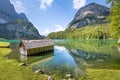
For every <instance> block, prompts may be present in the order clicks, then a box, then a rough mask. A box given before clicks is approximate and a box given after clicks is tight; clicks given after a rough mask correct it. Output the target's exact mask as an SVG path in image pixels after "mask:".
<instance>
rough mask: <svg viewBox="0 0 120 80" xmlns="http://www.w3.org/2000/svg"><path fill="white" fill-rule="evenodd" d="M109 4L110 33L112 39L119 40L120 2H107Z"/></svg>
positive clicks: (118, 0)
mask: <svg viewBox="0 0 120 80" xmlns="http://www.w3.org/2000/svg"><path fill="white" fill-rule="evenodd" d="M107 2H109V3H110V4H111V9H110V15H109V17H108V19H109V20H110V31H111V36H112V37H113V38H119V39H120V0H107Z"/></svg>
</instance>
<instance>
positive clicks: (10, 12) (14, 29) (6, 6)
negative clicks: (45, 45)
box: [0, 0, 41, 39]
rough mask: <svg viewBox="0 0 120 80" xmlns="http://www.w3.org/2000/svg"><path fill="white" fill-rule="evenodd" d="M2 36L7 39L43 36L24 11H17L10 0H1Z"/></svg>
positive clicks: (0, 34) (0, 33)
mask: <svg viewBox="0 0 120 80" xmlns="http://www.w3.org/2000/svg"><path fill="white" fill-rule="evenodd" d="M0 37H1V38H6V39H21V38H24V39H36V38H41V36H40V34H39V33H38V31H37V29H36V28H35V27H34V26H33V24H32V23H31V22H30V21H29V20H28V19H27V17H26V16H25V14H24V13H20V14H18V13H16V11H15V9H14V6H13V5H12V4H11V3H10V1H9V0H0Z"/></svg>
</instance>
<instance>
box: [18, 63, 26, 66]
mask: <svg viewBox="0 0 120 80" xmlns="http://www.w3.org/2000/svg"><path fill="white" fill-rule="evenodd" d="M19 66H27V64H25V63H20V64H19Z"/></svg>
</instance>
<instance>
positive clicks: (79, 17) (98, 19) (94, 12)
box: [67, 3, 109, 29]
mask: <svg viewBox="0 0 120 80" xmlns="http://www.w3.org/2000/svg"><path fill="white" fill-rule="evenodd" d="M108 15H109V8H107V7H106V6H103V5H99V4H96V3H91V4H88V5H86V6H85V7H82V8H80V9H79V10H78V12H77V13H76V15H75V17H74V19H73V20H72V21H71V22H70V23H69V25H68V27H67V29H69V28H80V27H83V26H86V25H92V24H100V23H104V20H105V19H106V17H107V16H108Z"/></svg>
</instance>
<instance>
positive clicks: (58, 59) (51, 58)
mask: <svg viewBox="0 0 120 80" xmlns="http://www.w3.org/2000/svg"><path fill="white" fill-rule="evenodd" d="M56 42H57V43H56V44H57V46H55V47H54V52H48V53H44V54H42V55H35V56H24V55H20V58H19V59H20V60H21V61H22V62H25V63H27V64H30V66H31V67H32V69H33V71H36V70H38V69H42V70H43V71H45V72H46V73H52V74H56V75H57V74H58V75H60V76H62V77H63V76H64V75H65V74H66V73H68V72H70V73H72V74H73V75H74V76H76V77H77V78H79V77H80V75H83V74H84V73H85V70H86V69H88V68H92V69H112V70H113V69H120V54H119V53H120V46H116V41H111V40H108V41H88V40H87V41H85V40H83V41H79V40H77V41H75V40H74V41H67V40H65V42H64V40H62V41H60V40H59V41H56ZM18 51H19V49H16V48H13V52H12V53H11V54H9V55H8V57H9V58H10V59H11V57H12V58H13V57H17V59H18V56H16V52H17V53H18Z"/></svg>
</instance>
